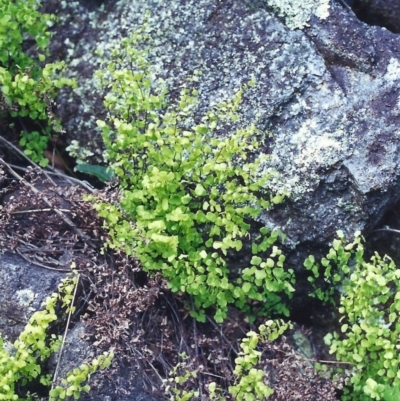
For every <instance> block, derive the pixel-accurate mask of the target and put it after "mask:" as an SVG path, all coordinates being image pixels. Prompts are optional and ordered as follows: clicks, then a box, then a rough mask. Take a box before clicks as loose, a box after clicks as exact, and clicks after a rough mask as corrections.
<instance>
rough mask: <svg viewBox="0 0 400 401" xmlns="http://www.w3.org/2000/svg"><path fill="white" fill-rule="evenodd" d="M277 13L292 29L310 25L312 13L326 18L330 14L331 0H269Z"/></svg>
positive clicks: (269, 3)
mask: <svg viewBox="0 0 400 401" xmlns="http://www.w3.org/2000/svg"><path fill="white" fill-rule="evenodd" d="M267 3H268V5H269V6H271V7H272V8H273V9H274V10H275V12H276V13H277V15H279V16H280V17H283V18H285V22H286V25H287V26H288V28H290V29H302V28H304V27H306V26H308V21H309V20H310V18H311V16H312V15H315V16H317V17H318V18H321V19H325V18H327V17H328V15H329V0H267Z"/></svg>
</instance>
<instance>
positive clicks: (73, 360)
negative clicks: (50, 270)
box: [49, 323, 162, 401]
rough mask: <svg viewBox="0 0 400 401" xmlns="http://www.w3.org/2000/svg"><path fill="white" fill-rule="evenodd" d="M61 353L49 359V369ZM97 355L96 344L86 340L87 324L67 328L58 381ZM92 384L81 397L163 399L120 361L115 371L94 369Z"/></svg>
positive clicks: (83, 399)
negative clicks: (93, 344)
mask: <svg viewBox="0 0 400 401" xmlns="http://www.w3.org/2000/svg"><path fill="white" fill-rule="evenodd" d="M58 357H59V355H58V353H57V354H55V355H53V356H52V358H51V359H50V361H49V365H50V370H52V371H54V370H55V366H56V364H57V360H58ZM95 357H96V351H95V348H94V347H93V346H92V345H91V344H90V342H89V341H87V340H85V327H84V325H82V324H81V323H78V324H76V325H75V326H74V327H73V328H72V329H71V330H69V331H68V334H67V337H66V341H65V345H64V349H63V352H62V356H61V359H60V368H59V370H58V374H57V378H58V379H57V382H56V384H57V385H60V384H61V379H62V378H66V377H67V373H68V372H70V371H72V370H73V369H75V368H77V367H79V366H80V365H81V364H82V363H90V361H92V360H93V359H94V358H95ZM89 385H90V386H91V389H90V391H89V392H88V393H82V394H81V397H80V400H81V401H157V400H159V399H162V398H160V397H159V398H157V397H156V396H154V395H152V394H149V393H148V392H146V391H145V389H144V385H143V383H142V380H141V378H140V377H139V376H138V373H137V371H134V370H133V369H131V368H130V367H129V366H128V365H126V364H124V363H118V367H117V370H116V371H115V370H113V371H112V373H110V372H109V371H107V372H102V371H97V372H95V373H94V374H93V375H92V376H91V377H90V380H89ZM72 400H73V398H72V397H71V398H70V399H68V401H72Z"/></svg>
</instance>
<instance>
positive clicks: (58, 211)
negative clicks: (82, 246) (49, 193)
mask: <svg viewBox="0 0 400 401" xmlns="http://www.w3.org/2000/svg"><path fill="white" fill-rule="evenodd" d="M0 164H2V165H3V166H5V167H6V168H7V169H8V171H9V172H10V173H11V174H12V175H13V176H14V177H15V178H17V179H18V180H19V181H20V182H22V184H24V185H25V186H27V187H28V188H30V189H31V191H32V192H34V193H35V194H37V195H41V193H40V191H39V190H38V189H37V188H36V187H34V186H33V185H32V184H30V183H29V182H28V181H26V180H25V179H24V178H23V177H21V176H20V175H19V174H18V173H17V172H15V171H14V170H13V169H12V168H11V167H10V166H9V165H8V164H7V163H6V162H5V161H4V160H3V159H1V158H0ZM41 197H42V199H43V201H44V202H45V203H46V204H47V205H48V206H49V207H51V208H52V209H53V210H54V211H55V212H56V213H57V214H58V215H59V216H60V217H61V218H62V219H63V220H64V221H65V223H66V224H67V225H68V226H70V227H71V228H72V229H73V230H74V231H75V233H76V234H78V235H79V236H80V237H81V238H82V239H84V240H85V241H86V242H87V243H88V244H89V245H91V246H92V247H94V245H93V243H92V241H91V240H90V238H89V237H88V236H87V235H85V234H84V233H83V232H82V231H81V230H80V229H79V228H78V227H76V225H75V224H74V223H73V222H72V221H71V220H70V219H69V218H68V217H67V216H65V215H64V213H63V212H61V210H59V209H57V208H56V207H54V206H53V205H52V203H51V202H50V201H49V200H48V199H47V197H46V196H44V195H41Z"/></svg>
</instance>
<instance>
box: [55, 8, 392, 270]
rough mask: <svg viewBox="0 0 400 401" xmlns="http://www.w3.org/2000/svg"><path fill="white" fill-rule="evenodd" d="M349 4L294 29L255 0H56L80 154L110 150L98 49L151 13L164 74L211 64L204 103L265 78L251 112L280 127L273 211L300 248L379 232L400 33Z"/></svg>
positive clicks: (172, 80) (186, 73)
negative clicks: (104, 139) (104, 133)
mask: <svg viewBox="0 0 400 401" xmlns="http://www.w3.org/2000/svg"><path fill="white" fill-rule="evenodd" d="M277 3H279V2H278V1H275V0H274V1H272V0H271V1H270V2H268V4H277ZM342 3H343V4H340V3H339V2H334V1H331V2H330V8H329V16H328V17H327V18H325V19H321V18H318V17H316V16H312V17H311V19H310V21H309V22H308V25H309V26H308V27H305V28H303V29H289V28H288V27H287V26H286V25H285V18H284V17H283V18H282V17H278V16H276V14H275V12H274V11H273V10H276V9H275V8H272V7H270V6H265V5H263V4H265V3H263V2H259V1H251V0H247V1H246V2H237V1H231V0H227V1H223V2H220V1H216V0H201V1H194V0H191V1H183V0H174V1H170V2H168V3H165V2H164V1H161V0H152V1H144V0H137V1H134V2H132V1H119V2H115V3H114V2H104V3H103V4H102V5H101V6H100V7H98V8H97V9H96V8H93V7H94V6H93V4H94V3H91V8H90V9H89V8H88V7H87V4H86V3H84V2H82V3H79V2H68V3H67V2H54V1H50V0H49V6H48V9H49V10H53V11H56V12H57V13H58V14H59V15H60V18H61V25H60V27H59V28H58V30H57V32H58V33H56V35H55V41H54V43H53V50H54V54H55V55H56V56H62V57H64V58H65V59H66V61H67V62H68V64H69V67H70V70H69V75H70V76H74V77H76V78H77V80H78V88H77V89H76V90H74V91H68V90H66V91H64V92H63V94H62V95H61V96H60V99H59V102H60V104H61V109H60V113H61V116H62V118H63V122H64V126H65V128H66V129H67V135H68V138H69V141H70V142H71V141H72V140H73V139H74V140H77V141H78V142H79V143H80V146H79V147H77V148H76V149H75V154H76V155H78V156H79V155H81V156H82V157H84V156H85V154H84V153H85V152H83V149H85V148H86V149H87V152H86V154H90V152H92V153H93V156H92V157H91V158H89V160H91V161H92V162H93V161H96V159H97V160H98V158H99V157H100V156H101V152H102V144H101V138H100V134H99V131H98V129H97V127H96V123H95V121H96V119H97V118H102V117H104V110H103V108H102V104H101V102H102V93H101V91H96V90H95V87H96V85H95V80H94V79H93V78H92V73H93V71H94V70H95V69H97V68H98V67H99V65H100V58H99V57H98V56H96V55H95V51H98V50H99V51H102V52H104V53H105V54H107V53H108V52H109V51H110V50H111V49H113V48H114V47H115V45H117V44H118V42H119V40H120V39H121V38H123V37H126V36H127V35H128V34H129V32H130V31H132V30H134V29H136V28H138V27H139V26H141V25H142V24H143V22H144V20H145V19H146V18H147V17H146V13H147V12H148V13H149V17H148V24H149V26H148V29H147V32H148V34H149V36H150V37H151V38H152V39H151V46H152V50H151V51H150V58H151V61H152V65H153V67H152V68H153V71H154V73H156V74H158V75H160V76H162V77H164V78H165V79H166V82H167V85H168V87H169V88H170V90H172V91H173V90H174V89H175V88H177V87H178V85H180V84H182V83H183V82H184V80H185V79H186V78H187V77H190V76H191V74H192V72H193V70H195V69H197V70H201V71H202V72H203V77H202V80H201V82H200V83H199V91H200V97H201V101H202V103H201V105H202V107H200V110H202V109H204V108H207V107H208V106H209V105H212V104H215V103H216V102H218V101H219V100H222V99H226V98H229V97H230V96H231V95H232V94H233V93H234V91H235V90H237V89H238V88H239V87H240V85H242V84H244V83H245V82H247V81H248V80H249V79H250V78H251V77H254V78H255V79H256V82H257V85H256V86H255V87H254V88H252V89H251V90H250V91H249V92H248V93H247V94H246V96H245V100H244V104H243V107H242V110H241V114H242V118H243V122H244V123H249V122H251V121H253V120H254V118H255V117H257V118H258V125H259V127H260V128H261V129H263V130H264V131H265V132H269V133H271V134H272V137H267V138H266V139H265V143H264V144H263V147H262V148H263V151H265V152H268V153H270V154H271V159H270V161H269V162H268V163H267V164H265V165H264V166H263V169H264V170H263V171H269V169H271V168H273V169H276V170H277V171H278V172H279V173H280V176H279V177H278V178H276V179H275V180H274V181H273V182H271V183H270V188H267V189H268V190H274V191H282V190H285V191H288V192H289V193H290V198H289V200H287V201H286V202H285V204H284V205H283V206H281V207H278V208H276V209H275V210H274V211H272V212H269V213H265V214H264V216H263V218H262V221H263V222H264V224H266V225H267V226H269V227H271V228H272V227H279V228H281V229H282V231H283V232H285V233H286V234H287V236H288V241H287V244H288V246H290V247H291V248H292V249H296V251H295V252H294V253H293V255H294V254H295V253H296V254H297V252H300V253H302V251H304V250H306V251H307V252H308V250H309V248H310V246H311V247H312V248H313V249H316V250H318V249H319V248H320V247H324V246H326V245H327V244H328V243H329V242H330V241H331V240H332V238H333V237H334V235H335V232H336V230H338V229H342V230H344V231H345V232H346V233H347V234H348V235H349V236H350V235H352V233H354V232H355V231H356V230H363V231H364V232H367V231H368V230H369V229H370V228H371V227H373V226H374V225H375V224H376V222H377V221H378V220H379V218H380V217H381V216H382V214H383V213H384V212H385V211H386V210H388V209H389V208H390V207H391V206H392V205H394V204H395V203H396V202H397V200H398V198H399V191H398V185H399V173H400V171H399V165H398V162H397V160H398V157H399V135H400V132H399V129H398V127H399V117H400V106H399V104H400V103H399V90H398V83H399V81H400V54H399V49H400V47H399V46H400V41H399V38H398V36H396V35H395V34H393V33H391V32H389V31H387V30H386V29H384V28H380V27H375V26H368V25H366V24H365V23H363V22H361V21H359V20H358V19H357V17H356V16H355V14H354V13H353V12H352V11H351V10H350V8H349V7H348V6H346V2H342ZM261 173H262V172H261ZM293 255H292V256H293ZM300 259H301V258H300ZM300 259H299V258H297V259H296V258H294V259H293V258H292V262H291V263H292V264H293V265H295V266H297V265H298V262H299V260H300ZM300 266H301V264H300Z"/></svg>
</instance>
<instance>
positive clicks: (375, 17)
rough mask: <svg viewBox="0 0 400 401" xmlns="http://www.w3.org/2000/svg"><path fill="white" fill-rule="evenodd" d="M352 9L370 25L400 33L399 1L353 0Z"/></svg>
mask: <svg viewBox="0 0 400 401" xmlns="http://www.w3.org/2000/svg"><path fill="white" fill-rule="evenodd" d="M350 5H351V7H352V8H353V10H354V12H355V13H356V14H357V16H358V18H360V20H362V21H364V22H366V23H367V24H370V25H377V26H382V27H385V28H387V29H389V31H392V32H395V33H399V32H400V21H399V15H400V1H399V0H352V2H351V4H350Z"/></svg>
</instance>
